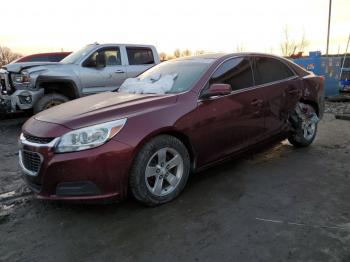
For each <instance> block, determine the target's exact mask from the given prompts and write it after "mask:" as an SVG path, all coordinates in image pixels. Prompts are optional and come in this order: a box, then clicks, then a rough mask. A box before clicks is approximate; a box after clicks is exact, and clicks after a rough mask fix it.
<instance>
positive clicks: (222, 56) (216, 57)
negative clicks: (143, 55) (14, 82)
mask: <svg viewBox="0 0 350 262" xmlns="http://www.w3.org/2000/svg"><path fill="white" fill-rule="evenodd" d="M237 56H263V57H271V58H275V59H280V60H281V59H282V60H287V59H286V58H284V57H281V56H277V55H273V54H266V53H258V52H239V53H208V54H203V55H198V56H187V57H180V58H177V59H174V60H175V61H176V60H198V62H200V61H201V60H203V59H210V60H213V61H216V60H220V61H222V60H225V59H228V58H231V57H237Z"/></svg>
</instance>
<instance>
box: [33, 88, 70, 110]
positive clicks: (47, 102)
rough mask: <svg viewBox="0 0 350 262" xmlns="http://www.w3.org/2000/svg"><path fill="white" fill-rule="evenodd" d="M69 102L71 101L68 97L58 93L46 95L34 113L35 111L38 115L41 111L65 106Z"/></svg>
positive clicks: (36, 105) (35, 107) (37, 104)
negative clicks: (61, 105)
mask: <svg viewBox="0 0 350 262" xmlns="http://www.w3.org/2000/svg"><path fill="white" fill-rule="evenodd" d="M68 101H69V99H68V97H66V96H64V95H62V94H58V93H51V94H46V95H44V96H43V97H42V98H40V100H39V101H38V102H37V103H36V104H35V105H34V109H33V111H34V114H37V113H39V112H41V111H44V110H46V109H49V108H51V107H54V106H57V105H60V104H63V103H65V102H68Z"/></svg>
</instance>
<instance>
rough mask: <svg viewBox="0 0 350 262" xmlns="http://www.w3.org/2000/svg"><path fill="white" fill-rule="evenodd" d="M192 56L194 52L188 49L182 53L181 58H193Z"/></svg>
mask: <svg viewBox="0 0 350 262" xmlns="http://www.w3.org/2000/svg"><path fill="white" fill-rule="evenodd" d="M191 55H192V52H191V50H189V49H186V50H184V51H182V52H181V56H191Z"/></svg>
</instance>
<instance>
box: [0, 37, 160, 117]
mask: <svg viewBox="0 0 350 262" xmlns="http://www.w3.org/2000/svg"><path fill="white" fill-rule="evenodd" d="M157 63H159V57H158V54H157V51H156V49H155V47H153V46H148V45H131V44H130V45H129V44H103V45H100V44H92V45H88V46H86V47H84V48H82V49H81V50H79V51H77V52H74V53H72V54H70V55H69V56H67V57H66V58H64V59H63V60H62V61H61V62H59V63H45V62H36V63H14V64H8V65H6V66H5V67H4V68H2V69H1V70H0V84H1V86H0V89H1V94H0V102H1V104H0V106H1V107H2V111H5V112H16V111H17V110H28V109H33V110H34V113H38V112H40V111H42V110H45V109H47V108H50V107H52V106H55V105H58V104H61V103H64V102H67V101H68V100H72V99H75V98H78V97H82V96H85V95H89V94H94V93H99V92H104V91H111V90H113V89H116V88H118V87H119V86H120V85H121V84H122V83H123V82H124V80H125V79H126V78H129V77H134V76H136V75H138V74H140V73H141V72H143V71H145V70H146V69H148V68H150V67H151V66H153V65H155V64H157Z"/></svg>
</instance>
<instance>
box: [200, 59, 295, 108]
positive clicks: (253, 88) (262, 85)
mask: <svg viewBox="0 0 350 262" xmlns="http://www.w3.org/2000/svg"><path fill="white" fill-rule="evenodd" d="M240 57H243V58H253V59H255V57H267V58H272V59H276V60H278V61H280V62H281V63H283V64H284V65H285V66H287V67H288V68H289V70H291V72H292V73H293V74H294V75H293V76H290V77H288V78H284V79H281V80H277V81H274V82H268V83H264V84H261V85H254V86H250V87H246V88H242V89H238V90H235V91H232V92H231V93H230V94H228V95H224V96H215V97H213V98H209V99H208V98H207V99H201V98H200V97H201V95H202V92H203V90H204V88H205V86H206V85H207V84H208V83H209V80H210V79H211V77H212V76H213V74H214V73H215V72H216V70H218V68H219V67H220V66H221V65H222V64H223V63H225V62H227V61H228V60H230V59H235V58H240ZM252 66H254V65H252ZM252 74H253V81H254V83H255V79H254V68H252ZM297 78H299V75H298V74H296V73H295V71H294V70H293V69H292V68H291V67H290V66H289V65H288V64H287V63H285V62H284V61H283V60H282V59H280V58H279V57H270V56H264V55H255V54H252V55H237V56H232V57H228V58H226V59H225V60H224V61H222V62H221V63H220V64H219V65H218V66H217V67H215V69H214V70H213V72H212V73H211V74H210V77H209V78H208V80H207V81H206V82H205V84H204V85H203V86H204V87H203V88H202V90H201V91H200V92H199V94H198V98H197V101H198V102H202V101H205V100H214V99H218V98H220V97H225V96H230V95H234V94H239V93H242V92H247V91H251V90H255V89H258V88H262V87H265V86H268V85H275V84H279V83H282V82H284V81H289V80H293V79H297Z"/></svg>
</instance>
